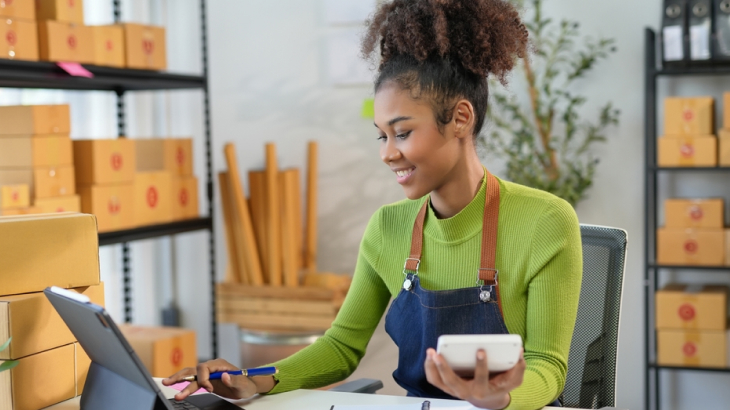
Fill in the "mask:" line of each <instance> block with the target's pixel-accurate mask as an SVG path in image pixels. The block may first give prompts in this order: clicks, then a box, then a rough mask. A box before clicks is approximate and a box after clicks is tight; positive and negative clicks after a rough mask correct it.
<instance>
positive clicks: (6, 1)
mask: <svg viewBox="0 0 730 410" xmlns="http://www.w3.org/2000/svg"><path fill="white" fill-rule="evenodd" d="M5 5H6V6H12V5H13V0H5Z"/></svg>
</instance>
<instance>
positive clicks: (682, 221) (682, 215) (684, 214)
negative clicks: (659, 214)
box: [664, 198, 725, 228]
mask: <svg viewBox="0 0 730 410" xmlns="http://www.w3.org/2000/svg"><path fill="white" fill-rule="evenodd" d="M724 221H725V202H724V201H723V199H722V198H714V199H667V200H666V201H665V202H664V226H665V227H667V228H723V227H724V226H725V222H724Z"/></svg>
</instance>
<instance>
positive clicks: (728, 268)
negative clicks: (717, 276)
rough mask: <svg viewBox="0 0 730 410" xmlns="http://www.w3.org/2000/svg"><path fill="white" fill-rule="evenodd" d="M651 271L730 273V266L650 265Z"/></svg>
mask: <svg viewBox="0 0 730 410" xmlns="http://www.w3.org/2000/svg"><path fill="white" fill-rule="evenodd" d="M649 268H650V269H692V270H708V271H729V272H730V266H691V265H649Z"/></svg>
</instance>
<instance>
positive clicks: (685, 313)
mask: <svg viewBox="0 0 730 410" xmlns="http://www.w3.org/2000/svg"><path fill="white" fill-rule="evenodd" d="M677 313H678V314H679V317H680V318H681V319H682V320H684V321H689V320H692V319H694V318H695V307H694V306H692V305H690V304H689V303H685V304H683V305H681V306H680V307H679V310H678V311H677Z"/></svg>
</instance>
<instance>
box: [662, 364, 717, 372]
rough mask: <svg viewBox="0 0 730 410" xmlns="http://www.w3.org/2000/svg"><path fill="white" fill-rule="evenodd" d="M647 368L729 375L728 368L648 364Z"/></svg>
mask: <svg viewBox="0 0 730 410" xmlns="http://www.w3.org/2000/svg"><path fill="white" fill-rule="evenodd" d="M649 367H651V368H654V369H667V370H689V371H695V372H714V373H730V368H727V367H695V366H665V365H659V364H655V363H650V364H649Z"/></svg>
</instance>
